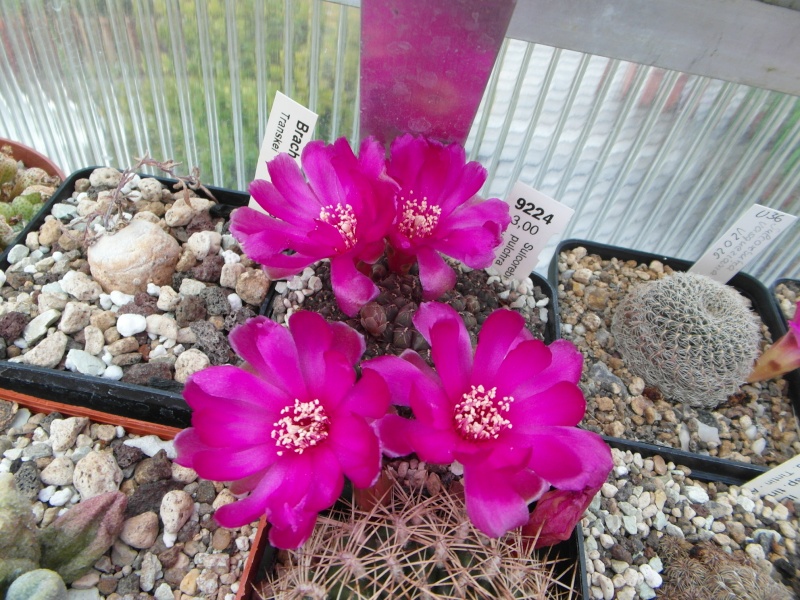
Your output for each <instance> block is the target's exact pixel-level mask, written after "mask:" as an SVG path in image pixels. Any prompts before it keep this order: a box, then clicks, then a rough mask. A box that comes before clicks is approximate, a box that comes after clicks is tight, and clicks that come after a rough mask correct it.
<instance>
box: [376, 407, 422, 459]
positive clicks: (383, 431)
mask: <svg viewBox="0 0 800 600" xmlns="http://www.w3.org/2000/svg"><path fill="white" fill-rule="evenodd" d="M413 425H414V422H413V421H411V420H410V419H404V418H403V417H401V416H400V415H386V416H385V417H383V418H382V419H381V420H380V421H378V422H377V423H376V426H377V428H378V436H379V437H380V440H381V446H382V448H383V453H384V454H386V456H389V457H391V458H396V457H398V456H406V455H407V454H411V453H412V452H414V447H413V446H412V445H411V429H412V428H413Z"/></svg>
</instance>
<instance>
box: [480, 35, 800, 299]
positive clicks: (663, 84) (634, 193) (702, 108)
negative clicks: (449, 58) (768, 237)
mask: <svg viewBox="0 0 800 600" xmlns="http://www.w3.org/2000/svg"><path fill="white" fill-rule="evenodd" d="M495 76H496V81H490V87H489V89H487V93H486V94H485V96H484V104H483V105H482V112H481V113H480V114H479V115H478V118H477V119H476V125H475V126H473V131H472V134H471V136H470V140H469V141H468V145H469V144H472V145H473V146H472V148H471V156H472V157H473V158H475V159H476V160H479V161H480V162H482V163H483V164H484V165H487V166H489V167H491V168H490V176H489V180H488V181H487V183H486V185H485V186H484V193H485V194H488V195H491V196H498V197H505V195H506V194H507V193H508V192H509V190H510V188H511V186H512V185H513V183H514V182H515V181H516V180H521V181H523V182H524V183H527V184H529V185H532V186H534V187H536V188H537V189H539V190H540V191H542V192H543V193H545V194H547V195H549V196H552V197H554V198H556V199H557V200H559V201H561V202H563V203H564V204H566V205H568V206H570V207H571V208H574V209H575V211H576V214H575V216H574V218H573V220H572V221H571V223H570V225H569V227H568V229H567V231H566V233H565V235H564V238H566V237H576V238H583V239H590V240H593V241H597V242H602V243H608V244H614V245H619V246H625V247H631V248H635V249H638V250H645V251H651V252H656V253H662V254H665V255H668V256H677V257H680V258H686V259H689V260H694V259H696V258H698V257H699V256H700V255H701V254H702V253H703V252H704V251H705V250H706V248H707V247H708V246H709V245H710V244H712V243H713V242H714V240H715V239H716V238H717V237H718V236H719V235H720V234H721V233H722V232H724V231H725V230H726V229H727V228H728V227H729V226H730V225H731V224H732V223H733V222H734V221H735V219H736V218H737V217H738V216H739V215H740V214H741V213H742V212H744V211H745V210H746V208H748V207H749V206H751V205H752V204H754V203H760V204H764V205H767V206H769V207H772V208H777V209H780V210H783V211H785V212H788V213H791V214H795V215H800V99H798V98H797V97H795V96H790V95H787V94H781V93H776V92H769V91H766V90H759V89H755V88H750V87H747V86H743V85H737V84H732V83H726V82H722V81H718V80H713V79H708V78H704V77H700V76H695V75H688V74H684V73H678V72H675V71H666V70H663V69H658V68H651V67H646V66H642V65H637V64H635V63H629V62H625V61H619V60H611V59H607V58H603V57H599V56H590V55H586V54H581V53H577V52H571V51H567V50H559V49H554V48H550V47H546V46H540V45H533V44H528V43H525V42H520V41H515V40H508V41H507V43H506V46H505V48H504V52H503V53H502V54H501V58H500V61H499V62H498V65H497V66H496V73H495ZM798 242H800V227H797V226H796V227H794V228H792V229H791V230H789V231H788V232H786V233H785V234H783V236H782V237H781V238H780V241H778V242H776V243H775V244H774V245H773V246H772V247H770V249H769V250H768V251H767V253H765V254H764V255H763V256H760V257H758V258H757V259H756V260H755V261H754V262H753V263H752V264H751V265H750V266H749V267H748V268H747V269H746V271H748V272H750V273H752V274H754V275H756V276H758V277H760V278H761V279H762V281H764V282H765V283H767V284H769V283H770V282H771V281H773V280H774V279H775V278H776V277H798V275H799V274H800V265H799V264H798V260H797V259H798V251H797V248H798ZM555 243H556V242H553V243H552V244H551V245H550V253H552V250H553V248H554V247H555ZM548 259H549V255H548V256H545V257H543V261H542V262H540V264H539V267H538V268H539V269H540V270H542V269H544V267H545V264H546V260H548Z"/></svg>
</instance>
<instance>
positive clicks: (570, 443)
mask: <svg viewBox="0 0 800 600" xmlns="http://www.w3.org/2000/svg"><path fill="white" fill-rule="evenodd" d="M529 437H530V440H531V445H532V447H533V453H532V454H531V460H530V462H529V463H528V465H529V466H530V468H531V469H533V470H534V471H536V473H537V474H538V475H539V476H541V477H543V478H544V479H546V480H547V481H549V482H550V483H551V484H552V485H554V486H555V487H557V488H559V489H562V490H582V489H583V488H585V487H594V486H597V485H600V484H602V482H604V481H605V480H606V477H607V476H608V473H609V472H610V471H611V468H612V466H613V461H612V460H611V449H610V448H609V447H608V445H607V444H606V443H605V442H604V441H603V438H601V437H600V436H599V435H597V434H596V433H593V432H591V431H584V430H582V429H577V428H575V427H542V428H541V430H540V431H538V432H536V433H531V434H529ZM598 482H599V483H598Z"/></svg>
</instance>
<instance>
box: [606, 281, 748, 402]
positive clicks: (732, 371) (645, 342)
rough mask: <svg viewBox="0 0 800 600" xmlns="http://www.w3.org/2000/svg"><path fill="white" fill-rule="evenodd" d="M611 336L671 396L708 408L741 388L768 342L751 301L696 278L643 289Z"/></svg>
mask: <svg viewBox="0 0 800 600" xmlns="http://www.w3.org/2000/svg"><path fill="white" fill-rule="evenodd" d="M611 332H612V334H613V335H614V339H615V341H616V345H617V349H618V350H619V352H620V354H622V357H623V358H624V360H625V362H626V365H627V366H628V368H629V369H630V371H631V372H632V373H634V374H635V375H638V376H640V377H642V378H643V379H644V380H645V382H646V383H648V384H650V385H655V386H657V387H658V388H659V389H661V391H662V392H663V393H664V395H665V396H667V397H670V398H672V399H674V400H676V401H679V402H685V403H687V404H689V405H691V406H695V407H704V408H714V407H716V406H717V405H719V404H721V403H723V402H725V401H726V400H727V399H728V396H730V395H731V394H734V393H736V392H737V391H738V390H739V386H740V385H741V384H742V383H743V382H744V381H745V380H746V378H747V375H748V373H749V372H750V369H751V368H752V365H753V361H754V360H755V358H756V356H757V355H758V350H759V341H760V326H759V322H758V318H757V317H756V316H755V315H754V314H753V313H752V312H751V311H750V309H749V308H748V306H747V301H746V300H745V299H744V297H743V296H741V295H740V294H739V293H738V292H737V291H736V290H734V289H733V288H731V287H729V286H726V285H722V284H721V283H718V282H716V281H714V280H712V279H711V278H709V277H705V276H703V275H695V274H693V273H674V274H673V275H670V276H668V277H664V278H663V279H660V280H658V281H654V282H650V283H645V284H641V285H638V286H636V287H635V288H634V289H633V290H632V291H630V292H629V293H628V295H627V296H626V297H625V298H623V300H622V301H621V302H620V304H619V306H618V307H617V309H616V312H615V314H614V320H613V323H612V326H611Z"/></svg>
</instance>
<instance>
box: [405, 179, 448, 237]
mask: <svg viewBox="0 0 800 600" xmlns="http://www.w3.org/2000/svg"><path fill="white" fill-rule="evenodd" d="M400 206H401V207H402V212H401V213H400V218H401V221H400V224H399V228H400V232H401V233H402V234H403V235H404V236H406V237H407V238H409V239H411V238H424V237H428V236H429V235H430V234H431V233H433V230H434V229H436V225H437V224H438V223H439V216H440V215H441V214H442V209H441V207H440V206H438V205H436V204H428V197H427V196H423V197H422V200H419V199H418V198H417V197H415V196H414V190H409V191H408V198H406V197H405V196H400Z"/></svg>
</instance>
